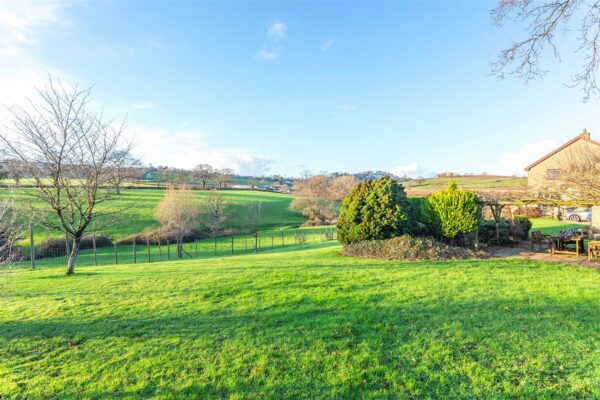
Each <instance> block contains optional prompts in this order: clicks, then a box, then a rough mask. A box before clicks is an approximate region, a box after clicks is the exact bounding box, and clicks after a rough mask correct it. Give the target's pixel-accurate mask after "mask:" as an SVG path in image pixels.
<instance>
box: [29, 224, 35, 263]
mask: <svg viewBox="0 0 600 400" xmlns="http://www.w3.org/2000/svg"><path fill="white" fill-rule="evenodd" d="M29 252H30V257H31V269H35V242H34V240H33V226H32V225H31V224H29Z"/></svg>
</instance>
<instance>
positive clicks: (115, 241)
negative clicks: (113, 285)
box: [113, 236, 119, 264]
mask: <svg viewBox="0 0 600 400" xmlns="http://www.w3.org/2000/svg"><path fill="white" fill-rule="evenodd" d="M113 243H114V244H115V264H119V251H118V250H117V237H116V236H115V237H114V238H113Z"/></svg>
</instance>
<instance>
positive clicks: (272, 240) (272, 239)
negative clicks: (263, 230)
mask: <svg viewBox="0 0 600 400" xmlns="http://www.w3.org/2000/svg"><path fill="white" fill-rule="evenodd" d="M274 246H275V239H274V238H273V234H272V233H271V248H273V247H274Z"/></svg>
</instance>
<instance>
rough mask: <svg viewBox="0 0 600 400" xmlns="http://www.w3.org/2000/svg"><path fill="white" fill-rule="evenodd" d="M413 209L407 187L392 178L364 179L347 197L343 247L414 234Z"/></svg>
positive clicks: (340, 225)
mask: <svg viewBox="0 0 600 400" xmlns="http://www.w3.org/2000/svg"><path fill="white" fill-rule="evenodd" d="M412 223H413V221H412V215H411V207H410V204H409V202H408V198H407V196H406V193H405V192H404V188H403V187H402V185H401V184H400V183H398V182H397V181H395V180H394V179H392V178H390V177H387V176H385V177H383V178H379V179H376V180H364V181H362V182H360V183H359V184H357V185H356V186H354V188H353V189H352V190H351V191H350V193H348V195H347V196H346V197H344V199H343V201H342V206H341V208H340V215H339V217H338V222H337V237H338V240H339V241H340V242H341V243H343V244H349V243H356V242H360V241H363V240H374V239H389V238H392V237H395V236H398V235H402V234H405V233H410V231H411V225H412Z"/></svg>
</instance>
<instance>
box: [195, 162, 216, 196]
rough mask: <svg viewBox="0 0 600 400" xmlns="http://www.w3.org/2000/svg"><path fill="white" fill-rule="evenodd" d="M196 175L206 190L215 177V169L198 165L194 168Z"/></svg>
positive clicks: (206, 165) (205, 165)
mask: <svg viewBox="0 0 600 400" xmlns="http://www.w3.org/2000/svg"><path fill="white" fill-rule="evenodd" d="M194 174H195V175H196V177H198V179H200V182H201V184H202V190H204V189H206V184H207V183H208V182H209V181H210V180H211V179H213V178H214V177H215V169H214V168H213V167H212V166H210V165H208V164H198V165H196V168H194Z"/></svg>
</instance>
